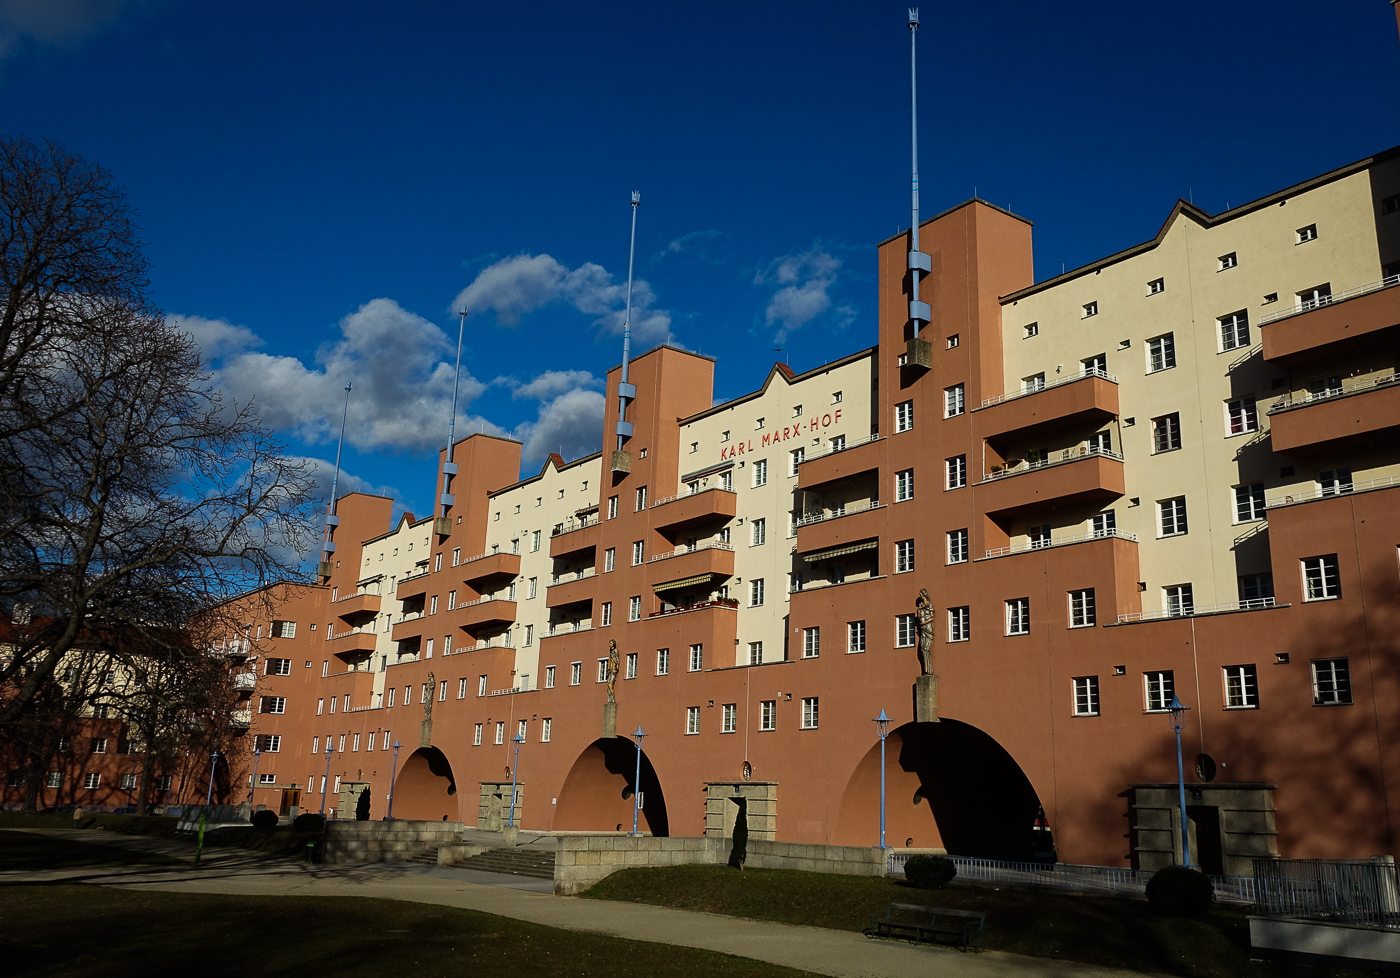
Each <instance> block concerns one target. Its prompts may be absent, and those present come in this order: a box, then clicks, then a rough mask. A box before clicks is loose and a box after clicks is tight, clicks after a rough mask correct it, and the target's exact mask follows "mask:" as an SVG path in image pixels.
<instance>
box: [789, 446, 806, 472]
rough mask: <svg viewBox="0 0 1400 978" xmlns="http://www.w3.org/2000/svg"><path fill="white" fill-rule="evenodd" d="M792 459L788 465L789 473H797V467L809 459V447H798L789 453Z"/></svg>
mask: <svg viewBox="0 0 1400 978" xmlns="http://www.w3.org/2000/svg"><path fill="white" fill-rule="evenodd" d="M788 458H789V459H790V460H791V461H790V463H789V467H788V475H797V471H798V469H797V467H798V466H799V465H801V464H802V463H803V462H804V461H806V459H807V449H805V448H797V449H793V450H792V451H791V452H789V453H788Z"/></svg>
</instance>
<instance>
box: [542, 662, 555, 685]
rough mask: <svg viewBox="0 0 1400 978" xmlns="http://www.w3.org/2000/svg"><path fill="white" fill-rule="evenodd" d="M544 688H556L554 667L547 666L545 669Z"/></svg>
mask: <svg viewBox="0 0 1400 978" xmlns="http://www.w3.org/2000/svg"><path fill="white" fill-rule="evenodd" d="M544 688H545V689H553V688H554V667H553V666H545V667H544Z"/></svg>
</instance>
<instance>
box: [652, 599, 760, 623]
mask: <svg viewBox="0 0 1400 978" xmlns="http://www.w3.org/2000/svg"><path fill="white" fill-rule="evenodd" d="M738 607H739V602H738V601H735V600H732V599H731V600H728V601H701V602H699V603H697V604H687V605H682V606H681V607H679V608H663V609H661V610H660V611H653V612H652V613H651V614H649V615H647V617H648V618H664V617H665V616H667V615H682V614H685V613H686V612H687V611H701V610H703V609H705V608H730V609H737V608H738Z"/></svg>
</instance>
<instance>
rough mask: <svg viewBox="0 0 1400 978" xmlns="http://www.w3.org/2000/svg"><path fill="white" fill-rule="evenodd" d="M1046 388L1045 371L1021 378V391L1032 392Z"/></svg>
mask: <svg viewBox="0 0 1400 978" xmlns="http://www.w3.org/2000/svg"><path fill="white" fill-rule="evenodd" d="M1043 390H1045V371H1043V370H1042V371H1041V372H1040V373H1038V374H1031V375H1030V376H1029V377H1022V378H1021V393H1023V394H1030V393H1033V392H1035V391H1043Z"/></svg>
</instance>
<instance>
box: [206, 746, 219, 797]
mask: <svg viewBox="0 0 1400 978" xmlns="http://www.w3.org/2000/svg"><path fill="white" fill-rule="evenodd" d="M218 766H219V752H218V751H214V756H213V757H211V758H210V759H209V793H208V794H207V795H205V796H204V804H206V805H212V804H214V771H215V770H216V769H217V768H218Z"/></svg>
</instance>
